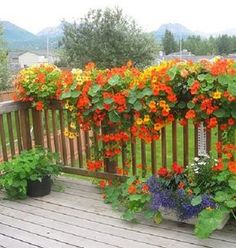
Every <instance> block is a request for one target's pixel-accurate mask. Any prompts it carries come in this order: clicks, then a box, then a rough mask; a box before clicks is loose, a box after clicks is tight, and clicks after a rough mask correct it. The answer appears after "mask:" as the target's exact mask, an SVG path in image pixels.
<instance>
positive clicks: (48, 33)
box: [37, 24, 63, 38]
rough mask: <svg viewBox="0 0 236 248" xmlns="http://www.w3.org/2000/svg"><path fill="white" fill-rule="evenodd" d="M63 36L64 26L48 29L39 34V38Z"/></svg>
mask: <svg viewBox="0 0 236 248" xmlns="http://www.w3.org/2000/svg"><path fill="white" fill-rule="evenodd" d="M62 35H63V29H62V24H60V25H58V26H56V27H47V28H44V29H43V30H41V31H40V32H38V33H37V36H39V37H49V38H50V37H51V38H55V37H61V36H62Z"/></svg>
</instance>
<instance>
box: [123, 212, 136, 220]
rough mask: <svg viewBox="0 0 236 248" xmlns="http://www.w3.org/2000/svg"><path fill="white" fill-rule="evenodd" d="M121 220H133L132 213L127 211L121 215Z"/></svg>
mask: <svg viewBox="0 0 236 248" xmlns="http://www.w3.org/2000/svg"><path fill="white" fill-rule="evenodd" d="M122 218H123V219H124V220H127V221H131V220H133V219H134V213H133V212H131V211H129V210H128V211H126V212H124V213H123V215H122Z"/></svg>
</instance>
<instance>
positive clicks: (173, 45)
mask: <svg viewBox="0 0 236 248" xmlns="http://www.w3.org/2000/svg"><path fill="white" fill-rule="evenodd" d="M162 46H163V49H164V52H165V54H166V55H168V54H170V53H173V52H176V51H177V50H178V48H177V47H178V45H177V42H176V41H175V37H174V35H173V34H172V33H171V32H170V31H169V30H166V31H165V35H164V37H163V39H162Z"/></svg>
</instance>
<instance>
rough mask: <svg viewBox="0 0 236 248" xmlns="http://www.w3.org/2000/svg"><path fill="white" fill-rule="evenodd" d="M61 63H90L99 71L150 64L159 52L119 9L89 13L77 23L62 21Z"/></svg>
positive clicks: (148, 37) (76, 65) (76, 64)
mask: <svg viewBox="0 0 236 248" xmlns="http://www.w3.org/2000/svg"><path fill="white" fill-rule="evenodd" d="M63 25H64V37H63V38H62V41H61V47H62V49H63V54H64V56H63V58H62V60H63V61H66V62H67V64H68V65H70V66H74V67H83V66H84V65H85V64H86V63H88V62H90V61H93V62H95V63H96V65H97V66H98V67H99V68H108V67H116V66H121V65H123V64H125V63H127V61H128V60H131V61H133V62H134V63H135V65H136V66H138V67H144V66H147V65H150V64H151V63H152V61H153V60H154V59H155V56H156V54H157V52H158V46H157V43H156V41H155V39H154V37H152V36H149V35H147V34H144V33H143V32H142V31H141V29H140V28H139V27H137V25H136V23H135V22H134V21H133V20H131V19H129V18H128V17H126V16H124V15H123V12H122V10H121V9H118V8H116V9H106V10H101V9H98V10H91V11H89V13H88V14H87V15H86V16H85V17H84V18H82V19H81V21H80V23H79V24H77V23H74V24H70V23H65V22H64V24H63Z"/></svg>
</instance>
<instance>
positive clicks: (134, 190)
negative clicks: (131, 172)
mask: <svg viewBox="0 0 236 248" xmlns="http://www.w3.org/2000/svg"><path fill="white" fill-rule="evenodd" d="M136 192H137V189H136V187H135V186H134V185H133V184H131V185H130V186H129V188H128V193H129V194H135V193H136Z"/></svg>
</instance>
